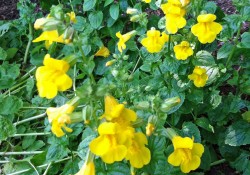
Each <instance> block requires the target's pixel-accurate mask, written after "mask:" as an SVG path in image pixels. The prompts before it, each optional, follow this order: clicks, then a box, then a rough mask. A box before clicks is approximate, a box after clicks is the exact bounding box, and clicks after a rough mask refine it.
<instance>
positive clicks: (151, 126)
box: [146, 123, 155, 136]
mask: <svg viewBox="0 0 250 175" xmlns="http://www.w3.org/2000/svg"><path fill="white" fill-rule="evenodd" d="M154 130H155V125H154V124H153V123H148V124H147V126H146V134H147V136H151V135H152V134H153V132H154Z"/></svg>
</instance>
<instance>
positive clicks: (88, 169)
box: [75, 161, 95, 175]
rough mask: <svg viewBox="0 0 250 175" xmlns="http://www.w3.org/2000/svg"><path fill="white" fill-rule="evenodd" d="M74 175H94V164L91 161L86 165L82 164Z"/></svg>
mask: <svg viewBox="0 0 250 175" xmlns="http://www.w3.org/2000/svg"><path fill="white" fill-rule="evenodd" d="M75 175H95V164H94V162H93V161H90V162H89V163H87V164H84V165H83V166H82V168H81V169H80V171H79V172H78V173H76V174H75Z"/></svg>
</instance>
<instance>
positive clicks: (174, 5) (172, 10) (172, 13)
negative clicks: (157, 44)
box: [161, 0, 187, 34]
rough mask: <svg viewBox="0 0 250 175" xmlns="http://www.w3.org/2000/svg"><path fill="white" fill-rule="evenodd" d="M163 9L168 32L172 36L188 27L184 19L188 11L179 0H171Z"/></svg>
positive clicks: (163, 5)
mask: <svg viewBox="0 0 250 175" xmlns="http://www.w3.org/2000/svg"><path fill="white" fill-rule="evenodd" d="M161 9H162V11H163V13H164V14H165V18H166V30H167V31H168V32H169V33H170V34H175V33H176V32H177V31H178V30H179V29H181V28H183V27H184V26H185V25H186V23H187V22H186V19H185V18H184V16H185V14H186V11H185V9H184V8H183V7H182V4H181V2H180V1H179V0H169V1H168V2H167V3H165V4H162V5H161Z"/></svg>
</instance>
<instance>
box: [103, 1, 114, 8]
mask: <svg viewBox="0 0 250 175" xmlns="http://www.w3.org/2000/svg"><path fill="white" fill-rule="evenodd" d="M112 2H114V0H105V3H104V7H106V6H108V5H109V4H111V3H112Z"/></svg>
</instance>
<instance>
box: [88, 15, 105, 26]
mask: <svg viewBox="0 0 250 175" xmlns="http://www.w3.org/2000/svg"><path fill="white" fill-rule="evenodd" d="M88 19H89V22H90V25H91V26H92V27H93V28H95V29H97V28H98V27H100V25H101V24H102V20H103V13H102V12H101V11H98V12H91V13H90V14H89V17H88Z"/></svg>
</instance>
